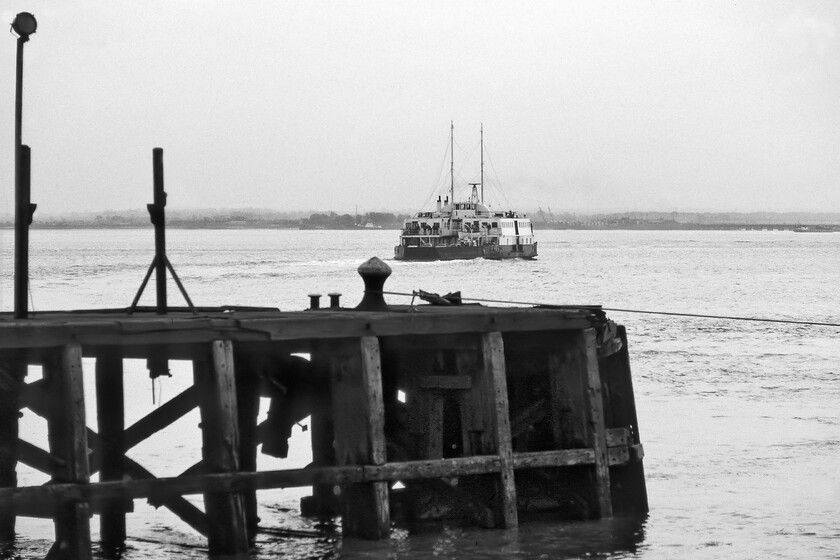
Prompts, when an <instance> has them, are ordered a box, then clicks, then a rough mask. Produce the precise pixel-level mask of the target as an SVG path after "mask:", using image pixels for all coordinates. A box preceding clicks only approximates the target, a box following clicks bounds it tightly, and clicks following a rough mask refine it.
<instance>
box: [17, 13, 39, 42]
mask: <svg viewBox="0 0 840 560" xmlns="http://www.w3.org/2000/svg"><path fill="white" fill-rule="evenodd" d="M36 29H38V22H37V21H36V20H35V16H33V15H32V14H30V13H29V12H21V13H19V14H18V15H16V16H15V20H14V21H13V22H12V31H14V33H15V35H17V36H18V37H20V38H21V39H23V40H24V41H26V40H28V39H29V36H30V35H32V34H33V33H35V30H36Z"/></svg>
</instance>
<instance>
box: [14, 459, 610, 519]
mask: <svg viewBox="0 0 840 560" xmlns="http://www.w3.org/2000/svg"><path fill="white" fill-rule="evenodd" d="M615 452H626V450H623V449H621V448H615V449H613V450H610V463H611V464H619V463H614V462H615V461H617V460H619V459H620V457H621V455H620V454H614V453H615ZM512 460H513V466H514V468H515V469H530V468H546V467H575V466H581V465H594V464H595V453H594V451H593V450H591V449H564V450H557V451H541V452H531V453H514V454H513V456H512ZM625 461H626V459H625ZM134 468H136V467H129V468H128V469H127V470H128V471H129V473H128V474H129V475H131V476H134V477H136V478H132V479H129V480H124V481H116V482H99V483H91V484H85V485H79V484H51V485H47V486H27V487H21V488H3V489H0V507H8V505H9V504H10V503H11V504H13V505H14V507H20V508H24V507H28V505H29V504H31V503H51V502H53V501H55V500H77V501H79V500H84V501H91V502H97V501H102V500H106V499H113V498H117V497H122V498H134V499H140V498H148V499H149V500H150V501H156V498H157V497H159V496H168V497H169V498H170V499H171V498H172V497H174V496H180V495H192V494H203V493H231V492H242V491H243V490H261V489H272V488H296V487H303V486H312V485H318V484H323V485H334V484H348V483H365V482H381V481H391V482H395V481H398V480H415V479H423V478H453V477H458V476H469V475H476V474H491V473H500V472H501V470H502V463H501V460H500V458H499V456H498V455H478V456H472V457H456V458H451V459H437V460H425V461H403V462H397V463H386V464H384V465H351V466H344V467H307V468H304V469H288V470H276V471H260V472H235V473H210V474H203V475H190V476H179V477H168V478H154V477H153V476H152V475H151V474H150V473H146V475H145V476H143V475H142V473H139V472H134V470H133V469H134ZM139 468H142V467H139Z"/></svg>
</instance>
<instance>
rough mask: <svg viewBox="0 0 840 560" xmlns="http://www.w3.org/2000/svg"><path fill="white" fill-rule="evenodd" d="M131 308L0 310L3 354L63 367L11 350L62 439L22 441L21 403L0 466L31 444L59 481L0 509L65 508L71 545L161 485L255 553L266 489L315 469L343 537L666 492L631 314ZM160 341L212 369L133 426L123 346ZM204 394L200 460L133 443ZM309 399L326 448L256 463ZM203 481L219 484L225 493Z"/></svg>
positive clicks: (119, 537) (14, 392) (20, 494)
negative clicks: (299, 464) (159, 454)
mask: <svg viewBox="0 0 840 560" xmlns="http://www.w3.org/2000/svg"><path fill="white" fill-rule="evenodd" d="M131 311H132V312H128V313H126V312H118V311H101V312H91V313H78V314H77V313H63V312H59V313H55V314H46V315H43V316H42V315H40V314H39V316H38V317H35V318H31V319H28V320H27V321H25V322H22V321H18V322H13V323H12V321H11V319H5V318H4V317H3V316H2V314H0V363H2V364H9V363H12V362H13V360H12V359H11V358H12V357H13V356H16V355H18V354H19V355H20V356H26V360H29V363H32V364H38V363H43V364H44V372H45V373H44V380H41V381H35V382H33V383H30V384H28V385H26V384H23V383H22V381H21V380H22V375H19V376H18V377H20V379H18V377H16V376H15V375H8V373H9V369H10V367H11V366H8V365H7V366H5V368H4V371H0V405H3V403H4V402H5V401H3V400H2V398H6V397H8V398H11V399H13V400H14V404H12V405H9V406H12V407H13V408H15V409H16V408H17V407H18V406H22V407H28V408H29V409H30V410H31V411H32V412H34V413H36V414H39V415H41V416H44V417H46V418H47V420H48V428H49V442H50V449H49V452H47V451H45V450H42V449H38V448H37V447H36V446H34V445H32V444H30V443H27V442H25V441H19V440H17V441H14V442H13V441H11V439H12V437H11V436H10V435H8V430H11V429H12V428H14V429H15V430H16V423H15V424H13V425H10V426H11V427H8V430H7V426H2V427H0V436H2V437H0V477H2V476H3V475H4V474H5V475H6V476H7V479H9V478H10V476H9V475H11V476H13V475H14V472H15V470H14V466H13V465H12V466H11V467H10V466H9V465H10V463H11V462H10V461H9V460H8V458H3V457H2V450H3V449H7V448H11V447H14V449H15V453H16V455H15V457H14V461H15V462H16V461H17V460H20V461H21V462H22V463H25V464H27V465H30V466H34V467H35V468H37V469H39V470H41V471H42V472H45V473H47V474H49V475H50V476H52V478H53V481H54V484H51V485H48V486H44V487H37V486H35V487H27V488H14V487H13V482H14V481H11V482H12V483H6V484H4V485H0V512H14V514H17V515H32V516H36V517H53V518H54V520H55V526H56V544H55V546H54V547H53V551H52V553H51V554H52V555H53V556H54V557H57V558H73V559H75V558H83V559H86V558H89V557H90V551H89V547H90V543H89V540H90V531H89V521H88V518H89V514H90V512H95V513H102V515H103V517H102V519H101V520H100V522H101V526H102V542H103V545H104V547H105V548H107V547H111V546H113V547H119V546H120V543H122V542H123V541H124V538H125V513H126V511H128V510H130V509H131V502H130V500H132V499H148V500H149V502H150V503H151V504H153V505H154V506H156V507H157V506H159V505H163V506H165V507H168V508H169V509H171V510H172V511H173V512H174V513H175V514H176V515H177V516H178V517H180V518H181V519H182V520H184V521H185V522H186V523H187V524H189V525H190V526H192V527H193V528H195V530H196V531H197V532H199V533H201V534H203V535H206V536H207V539H208V546H209V550H210V554H211V556H213V557H222V556H224V557H233V558H243V559H244V558H245V557H246V555H247V553H248V542H249V537H253V536H254V533H255V531H256V529H257V501H256V498H257V491H258V490H261V489H269V488H285V487H294V486H312V487H313V498H312V499H311V500H307V501H306V502H304V503H302V509H304V506H305V509H306V510H307V512H309V513H318V514H328V515H330V514H334V513H335V512H336V511H338V512H339V513H341V515H342V528H343V537H344V538H353V537H363V538H367V539H379V538H383V537H386V536H387V535H388V533H389V530H390V525H391V521H392V514H393V520H394V521H395V522H397V523H402V522H404V521H405V520H406V519H407V520H408V521H409V526H414V525H413V524H414V523H415V522H416V523H421V524H422V523H424V522H425V521H426V520H429V521H435V520H453V521H457V522H466V523H477V524H480V525H482V526H487V527H516V526H517V525H518V524H519V522H520V518H521V520H522V521H523V522H524V521H525V520H526V519H527V518H528V517H527V514H528V513H530V512H531V511H546V510H551V511H553V512H554V511H556V512H558V513H560V514H561V515H563V517H569V518H574V519H580V518H583V517H591V518H595V517H607V516H610V515H612V514H613V512H615V513H616V514H625V513H644V512H646V511H647V500H646V494H645V489H644V479H643V477H644V472H643V468H642V457H643V451H642V446H641V442H640V440H639V432H638V427H637V418H636V411H635V405H634V404H633V402H632V400H633V391H632V383H631V380H630V369H629V358H628V354H627V340H626V334H625V333H624V331H623V329H621V328H618V329H617V330H616V326H615V324H614V323H612V322H610V321H608V320H607V319H606V318H605V317H604V316H603V314H602V313H600V312H598V310H593V309H592V308H581V309H524V308H495V309H494V308H484V307H481V306H447V307H446V308H439V307H438V306H422V305H421V306H412V307H411V308H408V307H397V308H395V307H394V306H389V308H388V309H374V310H361V311H360V310H347V309H340V308H336V309H334V308H329V309H318V310H307V311H305V312H300V313H284V312H279V311H276V310H268V311H266V310H247V311H244V310H239V311H231V310H229V309H207V310H203V311H202V315H200V316H196V315H195V314H193V313H189V314H188V313H187V312H186V311H185V310H181V311H179V310H170V312H169V313H168V314H167V316H166V317H160V316H159V315H156V314H154V311H155V310H154V309H151V310H147V311H146V312H145V313H144V312H143V311H139V312H138V313H137V314H135V313H133V311H134V310H133V309H132V310H131ZM8 323H12V325H11V327H10V328H9V325H8ZM220 339H224V340H220ZM234 344H235V345H236V349H237V352H236V358H235V360H236V363H235V364H234V353H233V345H234ZM16 353H18V354H16ZM83 353H84V355H85V356H86V357H93V358H96V382H97V383H96V396H97V399H98V403H99V405H98V409H99V415H98V431H99V433H98V434H97V433H96V432H94V431H92V430H90V429H87V428H86V427H85V424H84V416H85V414H84V408H85V407H84V405H85V403H84V399H83V398H82V394H81V387H82V368H81V365H82V362H81V356H82V354H83ZM300 353H310V354H311V356H312V361H311V362H306V361H304V360H303V359H302V358H298V357H296V354H300ZM154 356H156V357H158V358H159V359H166V360H192V361H193V381H194V384H193V387H191V388H188V389H186V390H185V391H183V392H182V393H181V394H179V395H177V396H175V397H173V398H172V399H170V400H169V401H167V402H165V403H162V404H161V405H160V406H159V407H157V408H155V409H154V410H152V411H151V412H150V413H149V414H148V415H147V416H146V417H144V418H142V419H141V420H139V421H138V422H136V423H135V424H134V425H132V426H129V427H128V428H124V418H123V415H124V410H123V408H124V403H123V400H122V393H123V387H122V375H123V372H122V360H123V359H125V358H128V359H145V360H148V359H149V358H150V357H154ZM26 360H23V361H21V362H20V365H19V367H20V368H22V369H21V370H20V372H22V371H25V369H26V363H27V361H26ZM4 372H5V374H6V375H4ZM20 372H18V373H20ZM259 379H268V380H270V381H271V386H272V387H274V389H272V390H268V389H267V388H266V387H263V389H265V391H266V393H270V394H271V395H272V399H273V400H272V406H271V408H270V413H271V411H274V412H275V416H273V417H272V419H271V422H266V424H265V425H263V426H262V427H261V428H260V430H259V431H257V430H256V426H255V424H256V417H257V411H258V406H259V391H260V388H259V387H258V386H259V381H258V380H259ZM266 386H267V385H266ZM4 391H5V393H6V397H4V396H3V392H4ZM401 392H402V393H405V397H406V398H405V399H402V398H401V397H399V396H398V395H399V394H400V393H401ZM10 395H11V396H10ZM264 396H265V395H264ZM403 401H404V402H403ZM628 401H629V402H628ZM10 402H11V401H10ZM196 406H199V408H200V412H201V425H200V429H201V431H202V440H203V446H202V459H201V461H200V462H197V463H195V464H194V465H193V466H191V467H190V468H188V469H187V470H186V471H184V472H183V473H181V474H179V475H177V476H171V477H168V478H155V477H154V476H153V475H152V473H151V472H150V471H149V470H147V469H146V468H145V467H143V466H142V465H140V464H138V463H137V462H135V461H133V460H131V459H130V458H129V457H127V456H125V455H124V454H125V452H126V451H128V450H129V449H131V448H132V447H133V446H135V445H137V444H138V443H140V442H141V441H144V440H146V439H147V438H149V437H152V436H154V435H155V434H157V433H158V432H159V431H160V430H162V429H163V428H165V427H166V426H169V425H171V424H172V422H174V421H175V420H177V419H178V418H181V417H182V416H183V415H184V414H186V413H188V412H189V411H191V410H193V409H194V408H195V407H196ZM0 414H5V415H6V416H9V417H11V416H10V415H9V414H6V412H3V411H2V406H0ZM307 414H308V415H311V436H312V448H313V450H312V452H313V464H312V465H310V466H309V467H307V468H303V469H281V470H276V471H265V472H257V468H256V467H257V465H256V455H255V451H256V446H257V444H258V442H259V441H262V442H263V451H264V452H266V451H267V450H266V445H265V443H266V442H267V441H269V440H268V439H267V438H273V441H271V444H272V450H273V451H272V450H268V451H269V454H273V455H274V456H278V457H283V456H284V453H285V450H286V438H287V437H288V436H289V432H290V430H291V428H292V427H293V426H294V423H295V422H298V421H299V420H300V419H301V418H304V417H305V416H306V415H307ZM6 416H3V418H5V417H6ZM14 417H15V418H14V419H15V421H16V414H15V415H14ZM269 424H270V425H269ZM3 430H7V432H3ZM16 438H17V433H16V431H15V439H16ZM88 448H90V452H89V450H88ZM88 457H89V459H88ZM88 460H89V461H90V465H88ZM4 465H5V466H4ZM3 469H5V470H3ZM96 470H100V471H101V476H100V479H101V481H100V482H97V483H89V477H90V475H91V473H93V472H95V471H96ZM398 481H399V482H402V483H403V486H404V490H396V489H392V485H393V484H395V483H396V482H398ZM0 482H3V480H2V479H0ZM7 482H8V480H7ZM3 486H5V487H3ZM335 489H340V491H338V492H336V491H334V490H335ZM187 494H203V495H204V501H205V508H204V509H205V512H206V513H205V512H202V511H201V510H200V509H199V508H197V507H195V506H193V505H192V504H191V503H189V502H188V501H187V500H186V499H184V497H183V496H184V495H187ZM537 502H539V503H537ZM392 507H393V510H392ZM11 518H12V520H13V519H14V517H13V515H12V516H11Z"/></svg>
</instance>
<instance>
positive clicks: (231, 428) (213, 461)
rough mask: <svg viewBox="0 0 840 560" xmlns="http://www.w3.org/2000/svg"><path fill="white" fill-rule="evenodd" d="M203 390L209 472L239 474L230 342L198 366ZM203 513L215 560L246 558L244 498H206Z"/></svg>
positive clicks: (215, 347) (199, 359)
mask: <svg viewBox="0 0 840 560" xmlns="http://www.w3.org/2000/svg"><path fill="white" fill-rule="evenodd" d="M193 374H194V377H195V384H196V385H197V386H198V388H199V392H200V394H201V397H200V403H201V404H200V409H201V435H202V442H203V447H202V455H203V458H204V464H205V466H206V469H207V472H209V473H232V472H236V471H237V470H238V469H239V433H238V422H237V416H238V414H237V406H236V383H235V380H234V371H233V345H232V344H231V342H230V341H228V340H224V341H222V340H217V341H214V342H212V343H211V345H210V348H208V349H207V351H206V352H200V353H199V355H198V356H196V358H195V360H194V362H193ZM204 507H205V511H206V513H207V523H208V526H209V528H210V530H209V533H208V536H207V541H208V548H209V549H210V556H211V557H226V558H243V559H244V558H247V555H248V534H247V523H246V521H245V511H244V508H243V505H242V496H241V495H240V494H227V493H207V494H205V495H204Z"/></svg>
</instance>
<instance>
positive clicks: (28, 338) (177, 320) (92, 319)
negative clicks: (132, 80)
mask: <svg viewBox="0 0 840 560" xmlns="http://www.w3.org/2000/svg"><path fill="white" fill-rule="evenodd" d="M454 307H455V308H454V309H445V308H440V307H435V308H434V309H430V308H427V307H418V308H414V311H412V313H411V320H410V321H407V320H406V314H405V313H401V312H394V311H391V312H378V313H377V312H346V311H342V312H329V311H326V310H324V311H321V312H318V313H288V312H286V313H284V312H270V311H266V312H243V313H237V314H236V318H233V317H231V315H232V314H230V313H227V314H226V313H219V314H218V315H215V316H210V317H199V318H196V317H195V316H193V315H186V314H185V315H181V316H179V315H177V314H175V313H170V314H168V315H167V316H166V317H165V318H161V317H149V316H142V317H140V316H136V315H135V316H128V315H120V314H111V315H95V314H83V313H78V312H76V313H73V312H65V313H54V314H52V315H49V316H47V315H43V316H41V317H34V318H30V319H28V320H27V321H25V322H22V321H2V320H0V349H3V348H8V349H12V348H21V347H25V348H50V347H55V346H60V345H64V344H73V343H79V344H82V345H83V346H86V347H87V346H109V345H120V346H128V347H130V346H137V345H156V344H163V345H167V346H172V347H173V348H175V347H177V346H183V345H190V344H202V343H210V342H212V341H213V340H217V339H220V338H224V339H227V340H233V341H236V342H240V341H241V342H249V341H250V342H259V341H266V340H272V341H283V340H290V341H291V340H303V339H326V338H333V339H334V338H358V337H362V336H400V335H447V334H458V333H479V332H492V331H496V330H498V331H501V332H509V331H510V332H512V331H539V330H558V329H559V330H568V329H572V330H575V329H582V328H587V327H589V326H590V319H591V314H590V313H588V312H580V311H575V310H562V309H545V308H541V309H536V308H499V307H496V308H493V307H479V306H475V307H472V306H454Z"/></svg>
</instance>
